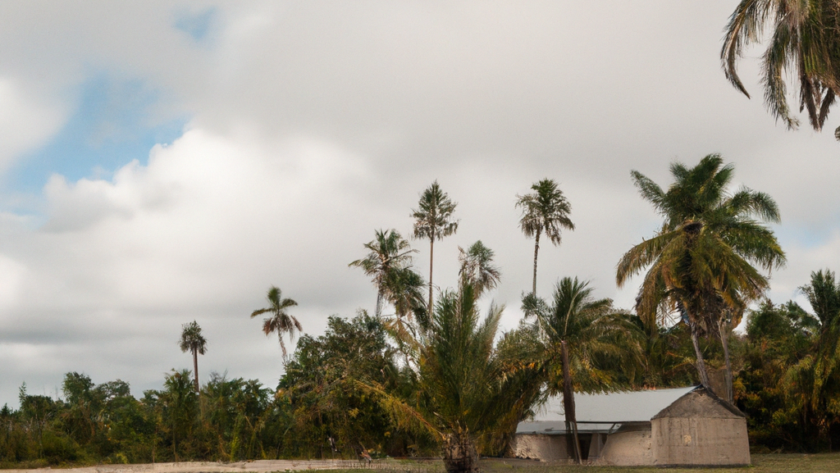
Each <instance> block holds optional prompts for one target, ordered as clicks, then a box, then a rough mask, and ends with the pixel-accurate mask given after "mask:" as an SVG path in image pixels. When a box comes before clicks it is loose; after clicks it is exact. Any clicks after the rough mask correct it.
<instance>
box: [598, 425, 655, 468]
mask: <svg viewBox="0 0 840 473" xmlns="http://www.w3.org/2000/svg"><path fill="white" fill-rule="evenodd" d="M594 463H598V464H605V465H622V466H642V465H653V453H652V451H651V430H650V427H649V426H622V428H620V429H619V430H618V431H617V432H615V433H612V434H610V435H608V436H607V443H606V444H604V447H603V449H601V454H600V455H599V456H598V459H597V460H595V462H594Z"/></svg>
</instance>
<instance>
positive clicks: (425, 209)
mask: <svg viewBox="0 0 840 473" xmlns="http://www.w3.org/2000/svg"><path fill="white" fill-rule="evenodd" d="M418 206H419V209H417V210H414V209H412V210H411V217H412V218H414V238H428V239H429V305H428V309H427V310H428V311H429V313H431V312H432V307H433V299H434V297H433V296H434V294H433V291H432V273H433V270H434V265H435V240H440V239H442V238H443V237H447V236H449V235H452V234H454V233H455V232H457V231H458V220H452V214H453V213H454V212H455V207H457V206H458V204H457V202H452V200H450V199H449V195H447V194H446V192H443V191H442V190H441V189H440V186H439V185H438V183H437V181H435V182H433V183H432V185H430V186H429V187H428V188H427V189H426V190H425V191H423V193H422V194H421V195H420V202H419V203H418Z"/></svg>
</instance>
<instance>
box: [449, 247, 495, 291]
mask: <svg viewBox="0 0 840 473" xmlns="http://www.w3.org/2000/svg"><path fill="white" fill-rule="evenodd" d="M458 253H459V254H458V261H459V262H460V263H461V269H460V270H459V271H458V274H459V275H460V276H461V277H462V278H466V279H468V280H469V281H470V283H471V284H472V285H473V286H474V287H475V290H476V292H477V293H478V294H479V295H480V294H483V293H484V292H485V291H488V290H491V289H493V288H495V287H496V286H497V285H498V284H499V281H500V280H501V271H499V268H497V267H496V266H495V265H493V256H494V253H493V250H491V249H490V248H487V247H486V246H484V244H483V243H481V240H479V241H477V242H475V243H473V244H472V246H470V247H469V248H468V249H467V250H466V251H465V250H464V249H463V248H461V247H460V246H459V247H458Z"/></svg>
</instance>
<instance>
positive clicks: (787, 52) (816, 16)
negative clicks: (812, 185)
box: [720, 0, 840, 131]
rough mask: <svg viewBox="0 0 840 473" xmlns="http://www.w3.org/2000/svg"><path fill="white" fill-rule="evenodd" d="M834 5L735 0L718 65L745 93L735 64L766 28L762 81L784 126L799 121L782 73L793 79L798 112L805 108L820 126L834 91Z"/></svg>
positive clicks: (839, 32) (839, 11)
mask: <svg viewBox="0 0 840 473" xmlns="http://www.w3.org/2000/svg"><path fill="white" fill-rule="evenodd" d="M838 19H840V5H838V3H837V2H818V1H796V0H741V1H740V2H739V4H738V6H737V7H735V11H734V12H733V13H732V16H731V17H730V19H729V24H728V25H727V27H726V34H725V36H724V40H723V47H722V48H721V53H720V56H721V63H722V66H723V71H724V74H725V75H726V78H727V79H728V80H729V82H730V83H731V84H732V85H733V86H734V87H735V88H737V89H738V90H740V91H741V92H742V93H744V95H746V96H747V97H749V93H747V90H746V88H745V87H744V84H743V83H742V82H741V79H740V78H739V77H738V73H737V71H736V65H737V63H738V59H740V58H741V56H742V55H743V52H744V50H745V48H746V47H748V46H749V45H751V44H754V43H758V42H761V41H762V36H763V33H764V32H765V31H771V30H772V34H771V39H770V43H769V44H768V46H767V50H766V51H765V52H764V56H763V64H762V68H761V69H762V71H761V74H762V83H763V86H764V100H765V102H766V104H767V107H768V108H769V109H770V113H772V114H773V116H774V117H775V118H776V119H777V120H782V121H783V122H784V123H785V125H787V127H788V128H790V129H793V128H796V127H797V126H798V125H799V120H797V119H796V118H794V117H792V116H791V112H790V108H789V106H788V103H787V84H786V83H785V80H784V78H785V76H786V75H789V76H791V77H796V78H797V79H798V80H799V87H798V92H799V99H800V106H799V111H800V112H801V111H802V110H804V109H806V108H807V109H808V118H809V121H810V122H811V126H812V127H813V128H814V130H817V131H819V130H820V129H822V126H823V124H824V123H825V119H826V117H827V116H828V111H829V108H830V107H831V106H832V105H833V104H834V102H835V97H836V96H837V94H838V93H840V87H839V86H840V81H839V80H838V78H840V29H838V26H840V23H838Z"/></svg>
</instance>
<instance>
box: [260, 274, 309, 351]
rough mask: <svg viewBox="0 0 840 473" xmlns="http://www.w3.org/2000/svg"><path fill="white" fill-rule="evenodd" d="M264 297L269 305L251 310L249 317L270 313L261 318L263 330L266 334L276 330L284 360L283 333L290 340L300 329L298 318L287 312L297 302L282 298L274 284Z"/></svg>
mask: <svg viewBox="0 0 840 473" xmlns="http://www.w3.org/2000/svg"><path fill="white" fill-rule="evenodd" d="M266 298H267V299H268V304H269V306H268V307H266V308H264V309H257V310H255V311H253V312H251V318H254V317H256V316H258V315H262V314H271V317H268V318H266V319H264V320H263V332H264V333H265V334H266V336H267V335H269V334H271V333H272V332H277V339H278V340H279V341H280V349H281V350H282V351H283V360H284V362H285V359H286V344H285V343H283V334H284V333H288V334H289V340H292V339H293V338H294V336H295V332H299V331H301V330H302V328H301V325H300V322H298V319H297V318H295V316H294V315H291V314H289V312H288V309H289V308H290V307H294V306H296V305H298V304H297V302H295V301H294V300H292V299H288V298H283V294H282V292H281V291H280V288H278V287H276V286H271V288H270V289H269V290H268V295H267V296H266Z"/></svg>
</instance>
